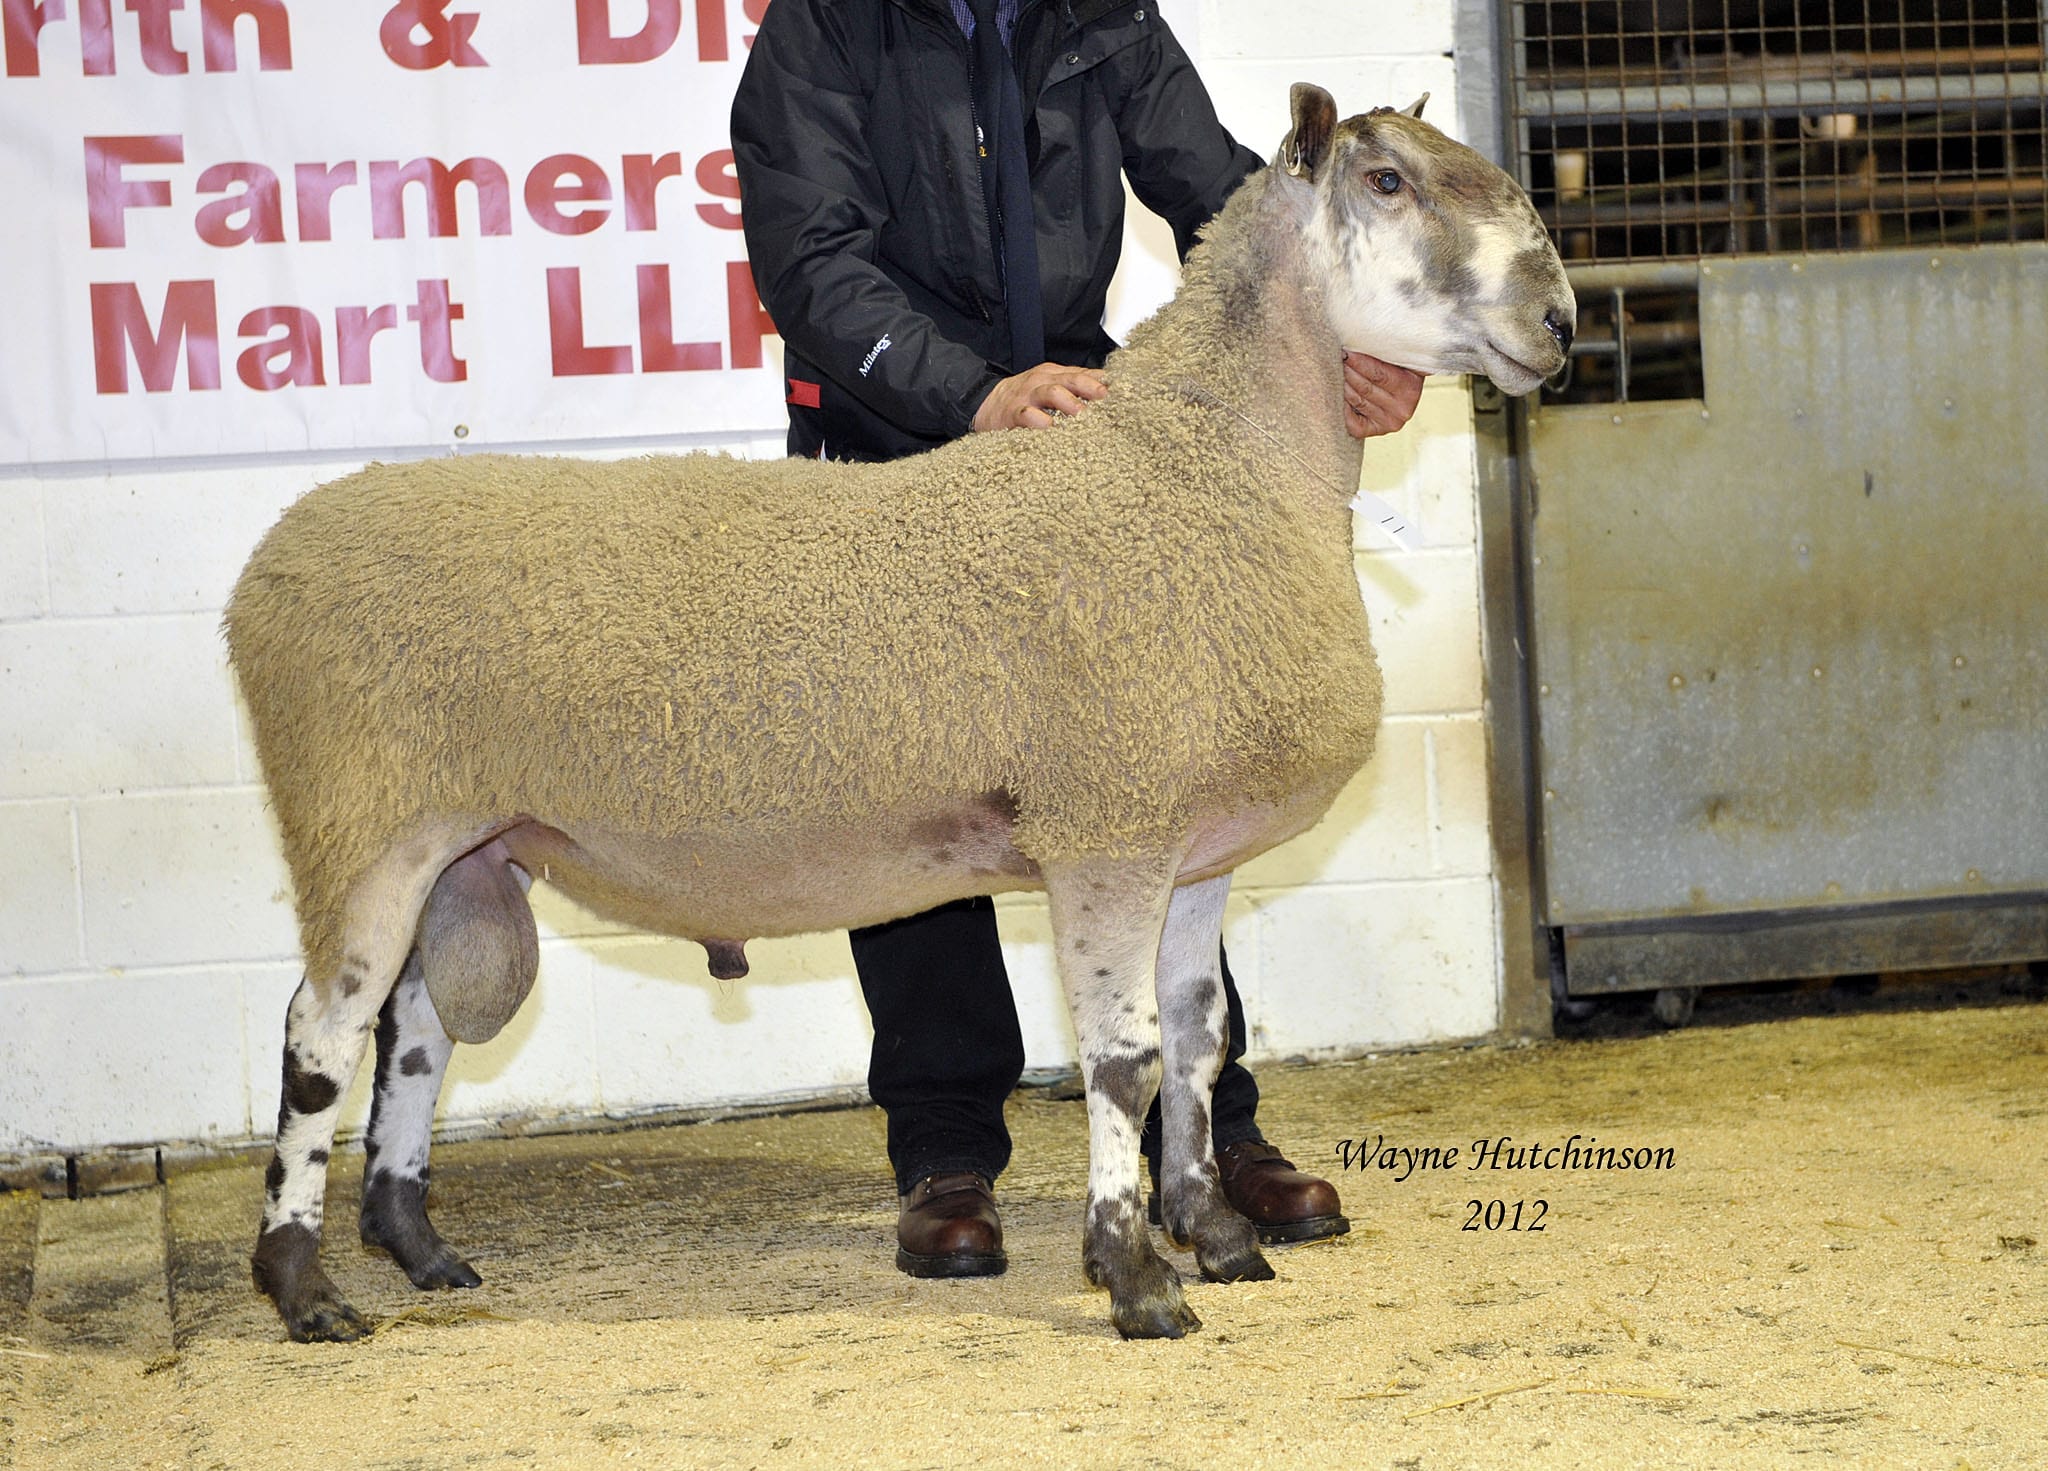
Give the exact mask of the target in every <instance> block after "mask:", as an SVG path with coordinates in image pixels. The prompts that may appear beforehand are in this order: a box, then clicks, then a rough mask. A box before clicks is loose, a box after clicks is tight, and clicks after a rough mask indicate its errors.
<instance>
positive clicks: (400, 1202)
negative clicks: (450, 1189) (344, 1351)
mask: <svg viewBox="0 0 2048 1471" xmlns="http://www.w3.org/2000/svg"><path fill="white" fill-rule="evenodd" d="M454 1051H455V1043H454V1040H453V1039H452V1038H450V1037H449V1035H448V1033H447V1031H446V1030H445V1029H444V1028H443V1027H442V1025H441V1019H440V1016H439V1015H438V1014H437V1013H436V1012H435V1010H434V1003H433V1001H432V1000H431V999H430V998H429V997H428V995H427V987H426V982H425V979H424V977H423V974H422V970H421V965H420V952H419V951H418V950H414V951H413V952H412V954H411V955H410V956H409V957H408V958H407V960H406V962H405V969H404V970H403V971H402V972H400V974H399V977H398V984H397V985H396V986H394V987H393V988H392V990H391V995H390V996H389V997H388V998H386V1000H385V1002H384V1010H383V1011H382V1012H381V1013H379V1014H378V1017H377V1084H376V1090H375V1091H374V1092H373V1093H372V1094H371V1097H370V1128H369V1132H368V1134H367V1135H366V1136H365V1138H364V1140H363V1156H364V1160H363V1209H362V1215H361V1217H360V1219H359V1225H360V1227H361V1230H362V1236H363V1244H364V1245H365V1246H381V1247H383V1248H384V1250H386V1251H388V1252H390V1253H391V1256H392V1258H393V1260H395V1261H396V1262H397V1263H398V1265H399V1266H400V1267H402V1268H404V1269H405V1275H406V1276H408V1277H410V1278H411V1279H412V1284H413V1286H415V1287H420V1288H433V1287H478V1286H481V1285H482V1283H483V1278H481V1277H479V1276H478V1275H477V1274H476V1269H475V1268H473V1267H472V1266H470V1264H469V1263H468V1262H466V1261H464V1260H463V1259H462V1257H461V1256H460V1255H459V1254H458V1253H457V1252H456V1250H455V1248H454V1247H452V1246H450V1245H449V1244H448V1243H447V1242H445V1241H443V1240H442V1239H441V1233H440V1232H438V1231H436V1230H435V1229H434V1225H433V1222H431V1221H429V1220H428V1219H427V1174H428V1169H427V1151H428V1149H429V1147H430V1146H431V1145H432V1143H433V1128H434V1103H435V1101H436V1100H437V1099H438V1098H439V1097H440V1096H441V1079H442V1077H443V1076H444V1075H445V1074H446V1072H447V1071H448V1059H449V1057H450V1055H451V1054H453V1053H454Z"/></svg>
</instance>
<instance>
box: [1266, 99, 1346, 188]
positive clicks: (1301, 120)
mask: <svg viewBox="0 0 2048 1471" xmlns="http://www.w3.org/2000/svg"><path fill="white" fill-rule="evenodd" d="M1287 100H1288V105H1289V107H1290V108H1291V109H1292V111H1293V113H1294V126H1293V128H1292V129H1290V130H1289V131H1288V134H1287V137H1286V139H1285V140H1284V141H1282V143H1281V144H1280V166H1281V167H1282V168H1284V169H1286V170H1287V172H1288V173H1290V174H1292V175H1294V176H1295V177H1296V178H1297V179H1311V180H1312V179H1314V178H1315V176H1316V170H1317V169H1319V168H1321V167H1322V166H1323V157H1324V155H1325V154H1327V153H1328V152H1329V151H1330V137H1331V135H1332V134H1333V133H1335V132H1336V131H1337V103H1336V100H1335V99H1334V98H1332V97H1331V96H1330V94H1329V93H1328V92H1325V91H1324V90H1323V89H1322V88H1321V87H1318V86H1316V85H1315V84H1314V83H1313V82H1296V83H1295V84H1294V88H1293V90H1292V91H1291V92H1289V93H1288V94H1287Z"/></svg>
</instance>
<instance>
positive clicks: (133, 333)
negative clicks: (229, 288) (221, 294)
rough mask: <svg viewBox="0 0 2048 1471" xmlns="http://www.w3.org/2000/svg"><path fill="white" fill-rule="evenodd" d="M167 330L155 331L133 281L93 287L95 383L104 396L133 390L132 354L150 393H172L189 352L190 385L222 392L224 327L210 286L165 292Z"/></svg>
mask: <svg viewBox="0 0 2048 1471" xmlns="http://www.w3.org/2000/svg"><path fill="white" fill-rule="evenodd" d="M162 320H163V325H162V326H161V327H160V328H158V329H155V330H152V329H151V327H150V325H149V312H148V310H147V309H146V308H145V307H144V306H143V305H142V293H141V292H139V291H137V290H136V289H135V283H134V282H132V281H95V282H93V283H92V366H93V381H94V383H95V385H96V386H97V387H98V389H99V391H100V392H101V393H126V392H127V391H128V355H129V353H130V352H133V353H134V355H135V366H136V367H137V368H138V369H139V370H140V371H141V373H142V386H143V388H144V389H145V390H146V391H148V392H150V393H167V392H169V391H170V389H171V388H172V387H173V386H175V384H176V380H177V376H178V355H179V349H180V348H183V349H184V357H185V382H186V384H187V386H189V387H191V388H195V389H200V388H218V387H220V326H219V318H218V317H217V315H216V313H215V309H214V302H213V283H212V282H211V281H173V282H171V284H170V286H169V287H168V288H167V289H166V290H165V292H164V310H163V319H162Z"/></svg>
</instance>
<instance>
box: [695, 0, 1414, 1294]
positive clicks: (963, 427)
mask: <svg viewBox="0 0 2048 1471" xmlns="http://www.w3.org/2000/svg"><path fill="white" fill-rule="evenodd" d="M732 140H733V153H734V157H735V159H736V162H737V168H738V174H739V181H740V190H741V213H742V217H743V220H744V223H745V229H746V237H747V250H748V254H749V255H750V257H751V258H752V262H753V269H754V278H755V283H756V285H757V286H758V287H759V289H760V293H761V299H762V301H763V303H764V304H765V305H766V306H767V308H768V311H769V314H770V315H771V316H772V317H773V318H774V319H775V322H776V325H777V327H778V328H779V329H780V331H781V333H782V338H783V344H784V348H785V364H786V370H787V373H788V377H789V385H788V387H789V395H788V401H789V417H790V429H789V450H790V453H791V454H801V455H825V456H830V457H831V458H834V459H848V460H886V459H894V458H897V457H900V456H903V455H908V454H915V453H917V452H919V451H922V450H927V449H931V448H934V447H935V446H938V445H941V444H944V443H946V442H947V441H949V440H952V439H955V438H958V437H959V436H961V435H963V434H967V433H970V432H988V431H995V430H1002V429H1013V428H1025V429H1030V428H1043V427H1045V426H1046V425H1049V424H1050V423H1052V421H1053V416H1054V415H1058V414H1074V413H1081V412H1084V411H1085V409H1086V407H1087V405H1088V403H1089V402H1090V401H1092V400H1094V399H1098V398H1100V397H1101V396H1102V394H1103V392H1104V389H1103V380H1102V375H1101V373H1100V371H1099V369H1100V368H1101V365H1102V363H1103V361H1104V359H1105V358H1106V357H1107V356H1108V354H1109V353H1110V351H1111V350H1112V349H1113V348H1114V346H1115V344H1114V343H1113V342H1112V341H1111V340H1110V338H1109V336H1108V334H1107V333H1106V332H1104V330H1103V327H1102V314H1103V304H1104V300H1105V297H1106V294H1107V292H1108V289H1109V283H1110V278H1111V277H1112V276H1113V275H1114V273H1115V271H1116V264H1117V257H1118V254H1119V252H1120V250H1121V248H1122V232H1123V209H1124V191H1123V178H1124V176H1125V175H1128V177H1129V179H1130V183H1131V189H1132V192H1134V193H1135V194H1136V195H1137V197H1138V198H1139V200H1140V201H1142V202H1143V203H1144V204H1145V205H1146V207H1147V208H1149V209H1151V210H1153V211H1154V212H1155V213H1157V214H1158V215H1160V216H1161V217H1162V218H1164V219H1165V220H1166V221H1167V222H1168V223H1169V224H1170V225H1171V226H1172V227H1173V232H1174V239H1175V241H1176V243H1177V245H1178V247H1179V249H1180V253H1181V254H1182V256H1183V257H1185V255H1186V254H1187V252H1188V250H1189V248H1190V247H1191V246H1192V245H1193V243H1194V239H1195V232H1196V231H1197V229H1199V227H1200V226H1201V225H1202V224H1203V223H1204V222H1206V221H1207V220H1208V219H1209V218H1210V216H1212V215H1213V214H1214V213H1215V212H1216V211H1217V210H1218V209H1220V208H1221V207H1222V205H1223V202H1224V200H1225V199H1227V198H1228V197H1229V195H1230V193H1231V191H1232V190H1233V189H1234V188H1235V187H1236V186H1237V185H1238V183H1239V182H1240V181H1242V180H1243V178H1244V177H1245V175H1246V174H1248V173H1249V172H1251V171H1252V170H1254V169H1256V168H1258V167H1260V166H1261V165H1262V163H1263V160H1261V159H1260V158H1259V157H1258V155H1256V154H1254V153H1252V152H1251V151H1250V150H1248V149H1245V148H1243V147H1240V146H1239V145H1238V144H1237V143H1236V142H1235V141H1234V140H1232V138H1231V137H1230V135H1229V133H1227V132H1226V131H1225V130H1224V128H1223V126H1222V124H1221V123H1220V122H1218V121H1217V118H1216V112H1215V108H1214V106H1213V105H1212V104H1211V102H1210V100H1209V96H1208V93H1207V92H1206V91H1205V90H1204V88H1203V86H1202V83H1201V80H1200V78H1198V77H1197V76H1196V75H1195V71H1194V68H1193V67H1192V65H1190V63H1189V61H1188V59H1187V56H1186V53H1185V52H1183V51H1182V50H1181V48H1180V45H1179V43H1178V42H1177V41H1176V40H1175V39H1174V37H1173V35H1172V33H1171V32H1170V31H1169V30H1168V29H1167V27H1166V26H1165V24H1164V23H1163V22H1162V21H1161V20H1160V18H1159V17H1158V15H1157V14H1156V12H1155V11H1154V10H1153V9H1152V7H1151V5H1150V4H1148V3H1143V0H775V3H774V4H773V5H772V6H770V8H769V10H768V12H767V15H766V18H765V19H764V20H763V21H762V24H761V29H760V32H759V34H758V35H757V36H756V37H755V40H754V46H753V51H752V55H751V56H750V57H749V59H748V62H747V68H746V72H745V75H744V76H743V77H742V78H741V81H740V87H739V92H738V95H737V96H736V98H735V100H734V103H733V115H732ZM1345 381H1346V404H1347V410H1348V421H1349V426H1350V428H1351V431H1352V433H1353V434H1355V435H1358V436H1359V437H1364V436H1365V435H1366V434H1370V433H1386V432H1390V431H1392V430H1394V429H1398V428H1399V427H1400V426H1401V425H1402V424H1404V423H1406V422H1407V420H1408V418H1409V416H1410V415H1411V414H1413V413H1414V411H1415V406H1416V402H1417V400H1418V398H1419V396H1420V394H1421V389H1422V380H1421V378H1420V377H1419V376H1417V375H1416V374H1413V373H1410V372H1408V371H1407V370H1405V369H1401V368H1395V367H1391V366H1389V365H1387V364H1384V363H1379V362H1377V361H1376V360H1374V359H1371V358H1367V357H1364V356H1362V355H1358V354H1351V355H1347V357H1346V362H1345ZM852 941H853V955H854V963H855V966H856V969H857V970H858V971H859V974H860V982H861V989H862V992H863V993H864V995H865V996H866V999H867V1004H868V1011H869V1014H870V1015H871V1017H872V1018H873V1020H874V1027H875V1039H874V1051H873V1054H872V1056H871V1058H870V1062H869V1071H868V1087H869V1091H870V1093H871V1094H872V1095H873V1097H874V1099H875V1102H876V1103H878V1104H880V1105H881V1106H882V1108H883V1110H884V1111H885V1112H886V1113H887V1115H888V1125H889V1127H888V1148H889V1158H890V1161H891V1163H892V1165H893V1166H894V1168H895V1171H896V1184H897V1191H898V1193H899V1196H900V1198H901V1212H900V1215H899V1218H898V1223H897V1254H896V1264H897V1266H898V1267H900V1268H901V1269H902V1270H903V1271H905V1272H908V1273H910V1274H911V1275H912V1276H920V1277H950V1276H978V1275H985V1274H993V1273H996V1272H1000V1271H1002V1270H1003V1268H1004V1266H1005V1264H1006V1259H1005V1257H1004V1255H1003V1249H1002V1226H1001V1221H1000V1218H999V1216H998V1214H997V1211H996V1207H995V1200H994V1195H993V1185H994V1181H995V1178H996V1176H997V1175H999V1174H1000V1173H1001V1172H1002V1170H1003V1168H1004V1166H1005V1165H1007V1164H1008V1162H1009V1157H1010V1138H1009V1134H1008V1131H1007V1130H1006V1129H1005V1127H1004V1125H1003V1100H1004V1099H1005V1098H1006V1097H1007V1096H1008V1095H1009V1093H1010V1091H1011V1090H1012V1089H1013V1088H1014V1087H1015V1086H1016V1084H1017V1080H1018V1078H1019V1076H1020V1075H1021V1074H1022V1071H1023V1067H1024V1046H1023V1039H1022V1035H1021V1033H1020V1031H1019V1028H1018V1024H1017V1013H1016V1003H1015V1001H1014V1000H1013V998H1012V997H1011V994H1010V988H1009V980H1008V977H1007V975H1006V974H1005V972H1004V969H1003V959H1002V952H1001V949H1000V947H999V945H998V942H997V936H996V924H995V912H994V908H993V906H992V905H991V903H990V901H989V900H987V899H985V898H983V899H974V900H966V901H963V902H961V903H958V904H952V905H947V906H945V907H943V908H941V909H937V910H933V911H931V912H930V913H927V914H921V915H915V916H912V917H911V918H908V919H903V920H897V921H894V922H892V923H890V924H885V925H878V926H875V927H873V928H870V929H866V930H857V931H855V932H854V933H853V936H852ZM1223 983H1224V991H1225V995H1226V997H1227V1000H1228V1005H1229V1018H1230V1027H1229V1050H1228V1053H1227V1060H1226V1062H1225V1065H1224V1068H1223V1072H1222V1074H1221V1076H1220V1077H1219V1078H1218V1080H1217V1083H1216V1090H1215V1110H1214V1133H1215V1143H1216V1151H1217V1160H1218V1165H1219V1167H1220V1169H1221V1172H1222V1177H1223V1188H1224V1193H1225V1194H1226V1196H1227V1197H1228V1198H1229V1200H1230V1202H1231V1204H1232V1205H1233V1206H1235V1207H1236V1208H1237V1209H1238V1210H1239V1211H1241V1212H1243V1213H1244V1214H1245V1215H1247V1216H1249V1217H1250V1218H1251V1219H1252V1221H1253V1222H1254V1224H1256V1225H1257V1226H1258V1227H1259V1233H1260V1237H1261V1239H1263V1240H1266V1241H1269V1242H1273V1241H1305V1240H1312V1239H1315V1238H1317V1237H1321V1236H1329V1235H1335V1234H1338V1233H1341V1232H1343V1231H1346V1230H1348V1229H1349V1223H1348V1222H1347V1221H1346V1220H1345V1219H1344V1217H1343V1215H1342V1214H1341V1211H1340V1208H1339V1204H1338V1200H1337V1193H1336V1191H1335V1190H1334V1189H1333V1188H1332V1187H1331V1186H1330V1184H1329V1183H1328V1182H1327V1181H1324V1180H1320V1179H1317V1178H1315V1177H1313V1176H1310V1175H1306V1174H1303V1173H1301V1172H1299V1171H1297V1170H1295V1169H1294V1167H1293V1166H1292V1165H1291V1164H1290V1163H1289V1162H1288V1161H1287V1160H1286V1159H1285V1158H1284V1157H1282V1156H1281V1154H1280V1152H1279V1151H1278V1150H1277V1149H1275V1148H1274V1147H1273V1146H1272V1145H1270V1144H1268V1143H1266V1142H1265V1140H1264V1139H1263V1138H1262V1136H1261V1135H1260V1133H1259V1130H1258V1125H1257V1121H1256V1112H1257V1107H1258V1085H1257V1084H1256V1083H1255V1082H1254V1081H1253V1079H1252V1076H1251V1074H1250V1073H1249V1072H1247V1071H1246V1070H1245V1069H1244V1068H1243V1067H1242V1066H1241V1065H1240V1064H1239V1063H1238V1058H1240V1057H1242V1056H1243V1054H1244V1049H1245V1023H1244V1010H1243V1007H1242V1005H1241V1003H1240V1002H1239V1000H1238V995H1237V986H1236V983H1235V981H1234V980H1233V979H1232V978H1231V975H1230V969H1229V965H1228V963H1227V961H1226V963H1225V964H1224V967H1223ZM1144 1147H1145V1152H1146V1157H1147V1159H1148V1160H1150V1161H1151V1164H1152V1169H1153V1172H1154V1177H1155V1182H1156V1177H1157V1171H1158V1104H1157V1102H1156V1101H1155V1102H1154V1104H1153V1112H1152V1117H1151V1119H1150V1120H1149V1121H1148V1123H1147V1126H1146V1134H1145V1141H1144ZM1155 1196H1156V1188H1155Z"/></svg>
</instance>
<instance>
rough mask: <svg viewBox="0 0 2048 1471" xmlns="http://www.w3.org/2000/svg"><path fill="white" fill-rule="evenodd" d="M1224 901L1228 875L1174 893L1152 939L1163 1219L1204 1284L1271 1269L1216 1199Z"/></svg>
mask: <svg viewBox="0 0 2048 1471" xmlns="http://www.w3.org/2000/svg"><path fill="white" fill-rule="evenodd" d="M1229 894H1230V875H1229V874H1227V873H1226V874H1222V875H1219V876H1218V877H1216V878H1212V879H1206V880H1204V881H1203V882H1201V883H1196V884H1186V885H1183V886H1182V887H1180V888H1177V889H1175V890H1174V891H1173V900H1172V902H1171V904H1170V905H1169V906H1168V908H1167V911H1166V928H1165V931H1164V933H1162V934H1161V935H1160V937H1159V1023H1160V1033H1161V1051H1162V1054H1163V1058H1164V1063H1165V1072H1164V1077H1163V1078H1162V1080H1161V1082H1160V1087H1159V1116H1160V1122H1161V1125H1162V1128H1163V1138H1162V1148H1161V1151H1160V1152H1161V1154H1162V1155H1163V1160H1162V1162H1161V1167H1160V1172H1159V1181H1160V1197H1161V1201H1160V1206H1161V1212H1160V1216H1161V1220H1162V1221H1163V1222H1164V1224H1165V1226H1166V1234H1167V1236H1168V1237H1169V1238H1171V1239H1172V1240H1173V1241H1174V1242H1176V1243H1177V1244H1179V1245H1183V1246H1186V1245H1192V1246H1193V1247H1194V1248H1195V1261H1196V1263H1197V1265H1199V1266H1200V1267H1201V1269H1202V1275H1203V1276H1204V1277H1207V1278H1208V1279H1209V1280H1210V1281H1211V1282H1264V1281H1267V1280H1268V1279H1270V1278H1271V1277H1272V1275H1273V1269H1272V1267H1270V1266H1268V1265H1267V1263H1266V1259H1265V1257H1264V1256H1262V1255H1261V1254H1260V1252H1259V1233H1258V1228H1257V1227H1255V1226H1253V1225H1252V1223H1251V1222H1250V1221H1248V1220H1246V1219H1245V1218H1244V1217H1243V1216H1241V1215H1239V1214H1238V1213H1237V1212H1236V1211H1235V1210H1233V1209H1232V1208H1231V1206H1230V1202H1229V1201H1227V1200H1225V1199H1224V1197H1223V1184H1222V1181H1221V1180H1220V1178H1219V1177H1218V1176H1217V1173H1216V1150H1215V1143H1214V1139H1213V1136H1212V1134H1211V1131H1210V1121H1211V1115H1212V1112H1213V1108H1214V1102H1215V1100H1214V1092H1215V1088H1216V1075H1217V1073H1218V1072H1219V1071H1220V1070H1221V1069H1222V1066H1223V1054H1224V1051H1225V1048H1226V1046H1227V1045H1228V1041H1229V1039H1228V1036H1227V1035H1226V1031H1227V1027H1228V1022H1229V1016H1228V1011H1227V1008H1226V1006H1225V1002H1224V997H1223V975H1222V970H1221V951H1220V945H1221V941H1222V933H1223V901H1224V900H1225V899H1226V898H1227V897H1228V896H1229Z"/></svg>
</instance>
